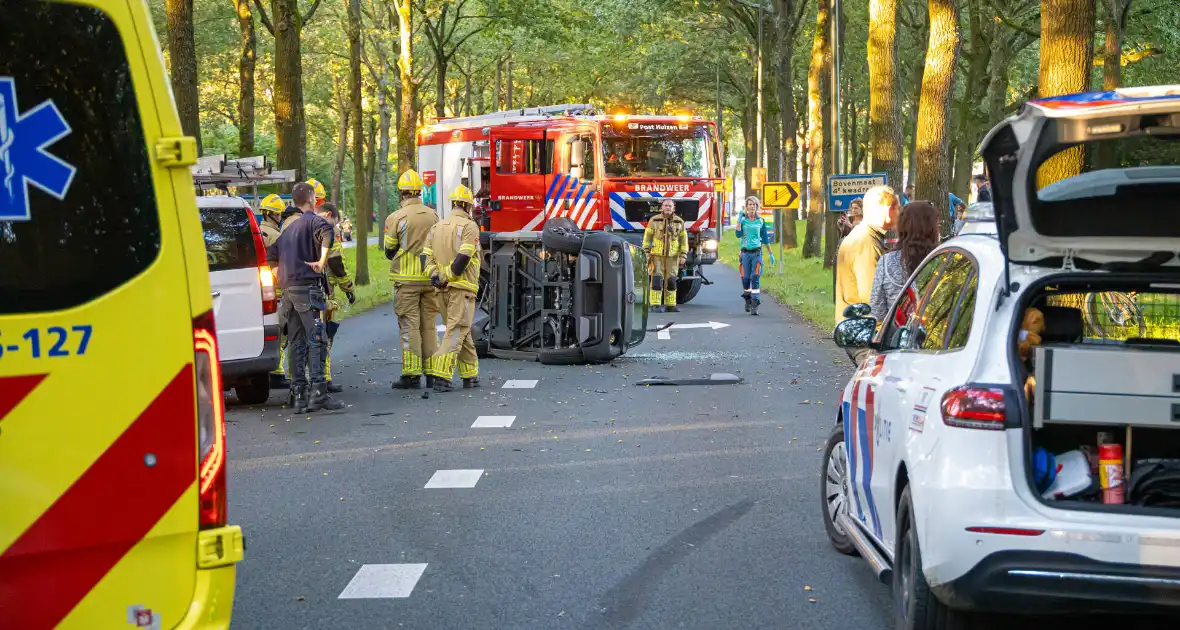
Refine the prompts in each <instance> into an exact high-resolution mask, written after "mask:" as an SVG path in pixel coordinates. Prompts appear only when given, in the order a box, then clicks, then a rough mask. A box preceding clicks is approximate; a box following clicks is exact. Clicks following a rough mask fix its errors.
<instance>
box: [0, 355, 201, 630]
mask: <svg viewBox="0 0 1180 630" xmlns="http://www.w3.org/2000/svg"><path fill="white" fill-rule="evenodd" d="M44 378H45V375H33V376H17V377H5V378H3V379H0V419H2V418H3V416H4V415H6V414H7V413H8V412H9V411H11V410H12V409H13V408H15V407H16V406H17V405H18V404H20V401H21V400H23V399H24V398H25V397H26V396H27V395H28V394H29V393H30V392H32V391H33V389H35V388H36V386H37V385H39V384H40V383H41V381H42V380H43V379H44ZM193 383H194V381H193V368H192V365H191V364H188V365H185V366H184V367H183V368H181V370H180V372H179V373H177V374H176V376H174V377H173V378H172V380H171V381H170V382H169V383H168V385H167V386H165V387H164V389H163V390H162V391H161V392H160V393H159V395H157V396H156V398H155V399H154V400H153V401H152V402H151V403H150V404H149V405H148V406H147V408H146V409H144V411H143V412H142V413H140V414H139V416H138V418H136V419H135V421H134V422H132V423H131V425H130V426H128V427H127V429H126V430H125V431H124V432H123V433H122V434H121V435H120V436H119V437H118V438H117V439H116V440H115V441H114V442H113V443H112V444H111V445H110V446H109V447H108V448H107V449H106V450H105V451H104V452H103V453H102V454H101V455H100V456H99V457H98V459H96V460H95V461H94V463H93V464H91V465H90V467H89V468H87V469H86V471H85V472H84V473H83V474H82V475H81V476H80V477H78V479H77V480H75V481H74V483H73V484H72V485H71V486H70V487H69V488H68V489H67V490H66V491H65V492H64V493H63V494H62V495H61V496H60V497H58V499H57V500H56V501H55V502H54V503H53V504H52V505H51V506H50V507H49V509H48V510H46V511H45V512H44V513H42V514H41V516H40V517H39V518H38V519H37V520H36V521H34V522H33V524H32V525H31V526H29V528H28V529H26V530H25V531H24V533H22V534H21V535H20V537H19V538H17V539H16V541H14V542H13V543H12V544H11V545H10V546H9V547H8V549H5V550H4V552H3V554H0V610H2V611H4V625H5V627H12V628H22V629H36V628H52V627H53V626H55V625H57V624H58V623H60V622H61V621H62V620H63V619H64V618H65V617H66V615H68V614H69V613H70V611H71V610H73V608H74V607H75V606H76V605H77V604H78V602H79V601H81V600H82V598H83V597H85V596H86V594H87V593H89V592H90V591H91V589H93V588H94V587H95V585H96V584H97V583H98V582H99V581H100V580H101V579H102V578H103V577H104V576H105V575H106V574H107V573H108V572H109V571H110V570H111V569H112V568H113V567H114V566H115V565H116V564H118V563H119V561H120V560H122V559H123V557H124V556H125V555H126V554H127V552H128V551H130V550H131V549H132V548H133V547H134V546H135V545H136V544H137V543H139V542H140V540H142V539H143V538H144V536H146V535H147V533H148V532H149V531H150V530H151V529H152V527H153V526H155V525H156V523H157V522H158V521H160V519H161V518H163V516H164V515H165V514H166V513H167V512H168V510H169V509H170V508H171V507H172V506H173V504H175V503H176V501H177V500H178V499H179V498H180V497H181V495H183V494H184V493H185V491H186V490H187V489H188V488H190V487H191V486H192V485H193V483H194V481H195V480H196V467H197V462H196V457H197V455H196V453H197V445H196V436H195V432H193V431H177V430H176V417H177V416H192V414H193V408H194V405H195V400H194V390H193V387H194V385H193ZM149 454H150V455H151V456H152V457H153V458H154V462H153V463H152V465H149V464H148V455H149ZM128 603H130V604H133V603H136V602H128Z"/></svg>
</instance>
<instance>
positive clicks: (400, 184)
mask: <svg viewBox="0 0 1180 630" xmlns="http://www.w3.org/2000/svg"><path fill="white" fill-rule="evenodd" d="M422 186H423V184H422V176H421V175H419V174H418V171H415V170H414V169H412V168H411V169H408V170H406V172H404V173H402V174H401V177H398V178H397V189H398V190H401V191H408V192H418V191H420V190H422Z"/></svg>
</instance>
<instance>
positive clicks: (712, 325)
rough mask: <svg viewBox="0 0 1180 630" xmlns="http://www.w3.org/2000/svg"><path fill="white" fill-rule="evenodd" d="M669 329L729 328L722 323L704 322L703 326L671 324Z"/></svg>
mask: <svg viewBox="0 0 1180 630" xmlns="http://www.w3.org/2000/svg"><path fill="white" fill-rule="evenodd" d="M670 328H712V329H713V330H717V329H718V328H729V324H726V323H724V322H705V323H703V324H672V325H671V326H670Z"/></svg>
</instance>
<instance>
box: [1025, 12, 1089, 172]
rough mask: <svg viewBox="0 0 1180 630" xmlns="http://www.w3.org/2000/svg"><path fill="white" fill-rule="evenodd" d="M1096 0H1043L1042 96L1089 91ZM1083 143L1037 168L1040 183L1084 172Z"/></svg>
mask: <svg viewBox="0 0 1180 630" xmlns="http://www.w3.org/2000/svg"><path fill="white" fill-rule="evenodd" d="M1094 9H1095V7H1094V0H1041V60H1040V71H1039V72H1038V75H1037V76H1038V82H1037V86H1038V90H1039V92H1040V97H1041V98H1045V97H1047V96H1057V95H1059V94H1071V93H1074V92H1085V91H1086V90H1087V89H1088V88H1089V86H1090V66H1091V65H1092V63H1093V60H1094V19H1095V15H1094V14H1095V11H1094ZM1084 156H1085V153H1084V150H1083V148H1082V147H1074V148H1072V149H1068V150H1066V151H1062V152H1061V153H1058V154H1057V155H1054V156H1053V157H1051V158H1049V159H1048V160H1046V161H1045V163H1044V164H1042V165H1041V167H1040V168H1039V169H1037V186H1038V188H1043V187H1045V186H1048V185H1049V184H1052V183H1053V182H1055V181H1059V180H1062V179H1065V178H1067V177H1072V176H1074V175H1077V174H1078V173H1081V172H1082V161H1083V159H1084Z"/></svg>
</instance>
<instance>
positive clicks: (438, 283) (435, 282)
mask: <svg viewBox="0 0 1180 630" xmlns="http://www.w3.org/2000/svg"><path fill="white" fill-rule="evenodd" d="M430 286H432V287H434V288H436V289H441V288H443V281H442V280H441V279H440V278H439V277H438V274H437V273H436V274H434V275H432V276H430Z"/></svg>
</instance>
